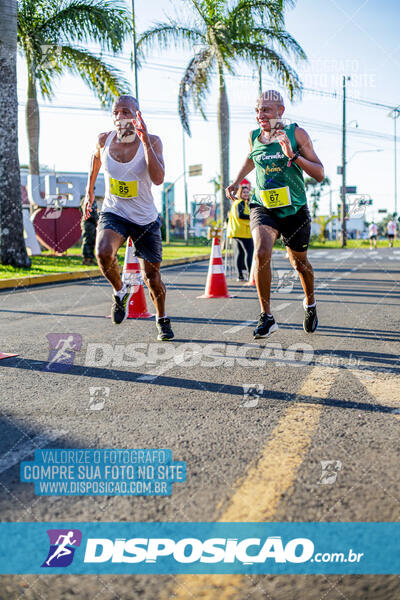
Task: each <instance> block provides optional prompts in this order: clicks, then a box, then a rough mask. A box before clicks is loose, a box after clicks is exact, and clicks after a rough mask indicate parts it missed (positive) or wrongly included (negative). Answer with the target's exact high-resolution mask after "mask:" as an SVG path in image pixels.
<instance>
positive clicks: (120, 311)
mask: <svg viewBox="0 0 400 600" xmlns="http://www.w3.org/2000/svg"><path fill="white" fill-rule="evenodd" d="M131 297H132V291H131V287H130V286H129V287H128V288H127V290H126V293H125V294H124V295H123V296H122V298H120V297H119V296H114V301H113V305H112V307H111V320H112V322H113V323H114V325H119V324H120V323H123V322H124V321H125V319H126V317H127V316H128V310H129V300H130V299H131Z"/></svg>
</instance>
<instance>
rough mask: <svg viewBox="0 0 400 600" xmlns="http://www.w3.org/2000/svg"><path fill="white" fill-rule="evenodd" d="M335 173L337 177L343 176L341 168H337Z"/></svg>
mask: <svg viewBox="0 0 400 600" xmlns="http://www.w3.org/2000/svg"><path fill="white" fill-rule="evenodd" d="M336 173H337V175H343V167H337V169H336Z"/></svg>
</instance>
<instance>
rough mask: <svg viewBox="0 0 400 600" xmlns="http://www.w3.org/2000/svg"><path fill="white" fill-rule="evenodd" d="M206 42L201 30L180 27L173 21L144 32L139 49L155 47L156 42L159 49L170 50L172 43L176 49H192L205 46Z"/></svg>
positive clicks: (158, 24) (139, 42)
mask: <svg viewBox="0 0 400 600" xmlns="http://www.w3.org/2000/svg"><path fill="white" fill-rule="evenodd" d="M206 41H207V40H206V37H205V35H204V34H203V32H201V31H200V30H199V29H196V28H195V27H190V26H188V27H185V26H184V25H179V23H177V22H176V21H173V20H172V19H171V20H170V21H169V22H168V23H156V24H155V25H154V27H151V28H150V29H147V30H146V31H145V32H143V33H142V35H141V36H140V38H139V40H138V43H137V46H138V48H139V49H141V48H142V47H153V44H154V42H156V44H158V46H159V48H161V49H164V48H168V45H169V43H170V42H173V43H174V45H175V47H189V48H191V47H192V45H193V44H199V43H200V44H201V43H203V44H205V43H206Z"/></svg>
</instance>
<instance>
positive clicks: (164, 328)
mask: <svg viewBox="0 0 400 600" xmlns="http://www.w3.org/2000/svg"><path fill="white" fill-rule="evenodd" d="M156 325H157V329H158V336H157V339H158V341H159V342H167V341H168V340H172V339H174V332H173V331H172V329H171V321H170V320H169V319H168V317H163V318H162V319H158V320H157V321H156Z"/></svg>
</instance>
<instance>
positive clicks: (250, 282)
mask: <svg viewBox="0 0 400 600" xmlns="http://www.w3.org/2000/svg"><path fill="white" fill-rule="evenodd" d="M255 268H256V257H255V256H253V260H252V261H251V269H250V274H249V280H248V282H247V283H245V285H248V286H252V285H256V280H255V279H254V271H255Z"/></svg>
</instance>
